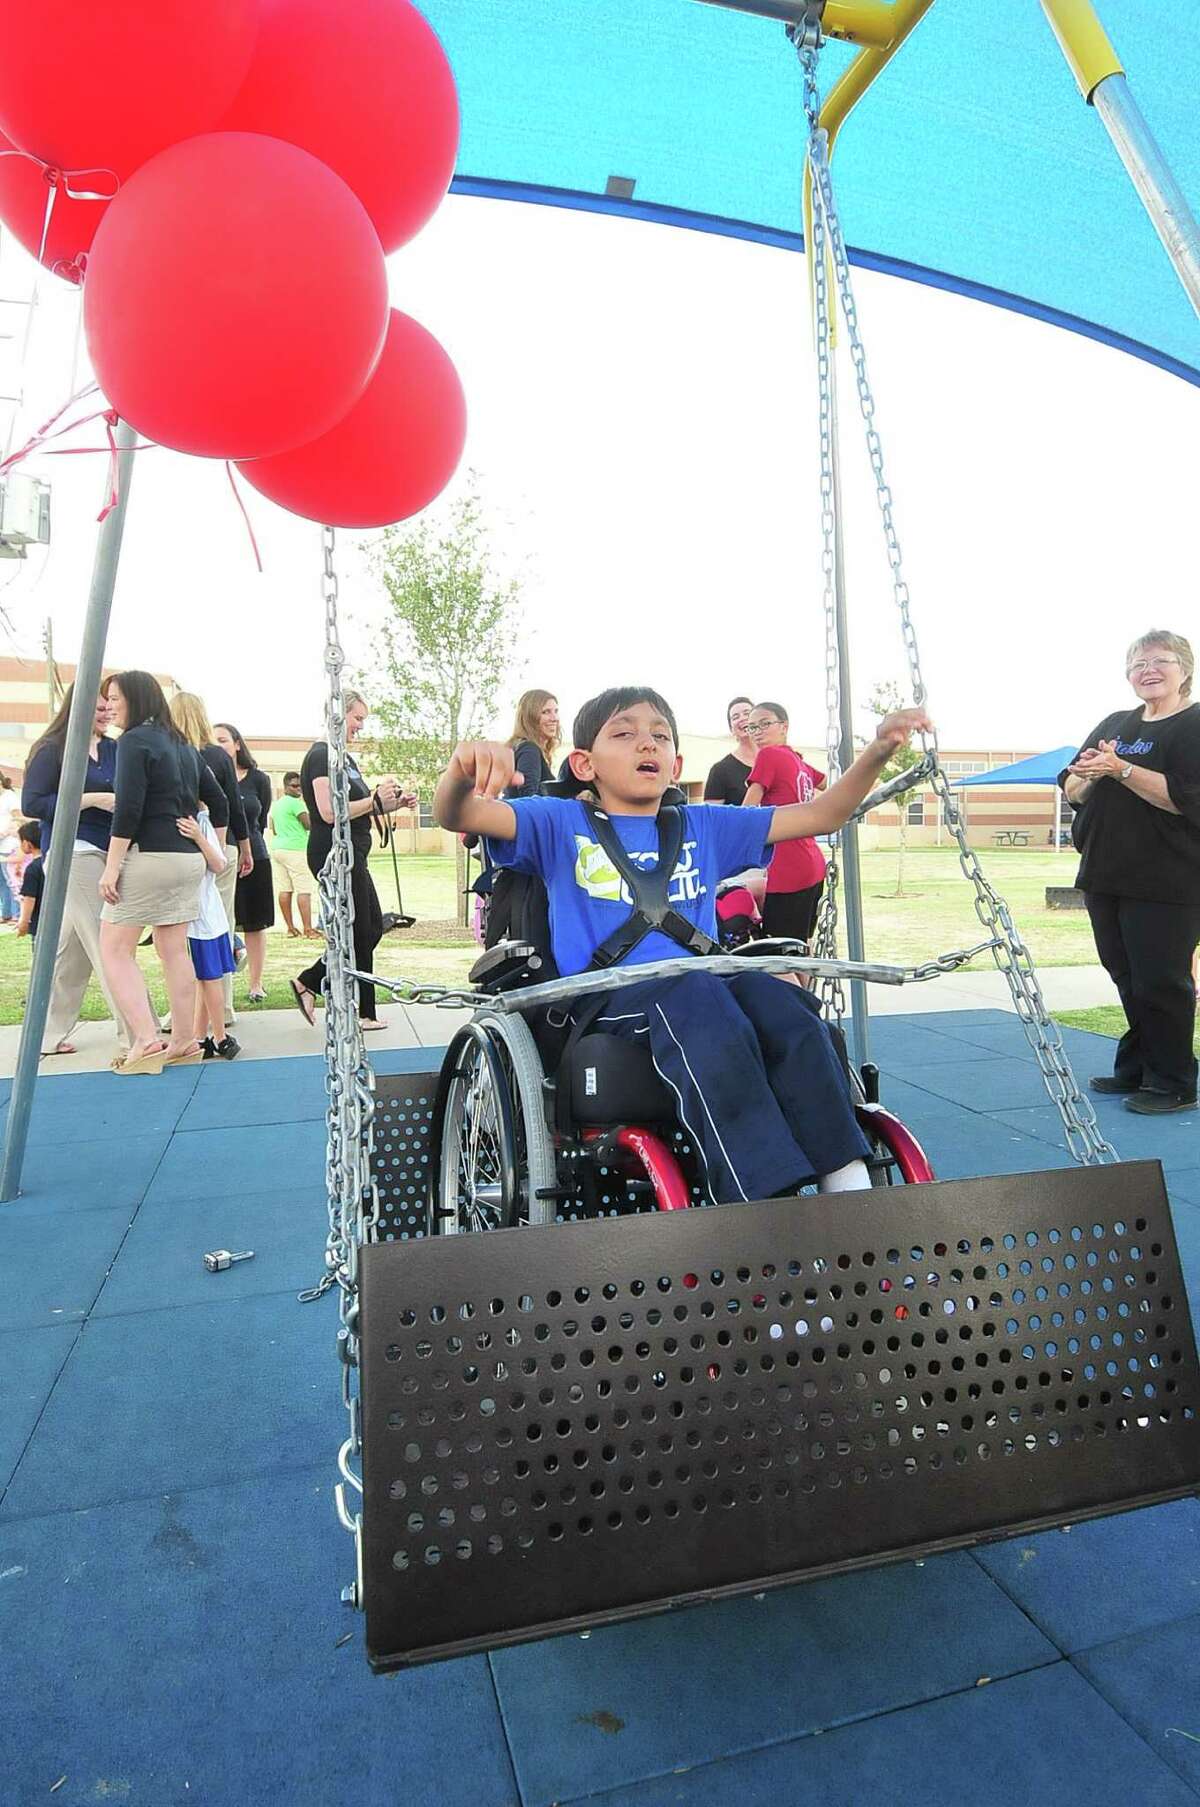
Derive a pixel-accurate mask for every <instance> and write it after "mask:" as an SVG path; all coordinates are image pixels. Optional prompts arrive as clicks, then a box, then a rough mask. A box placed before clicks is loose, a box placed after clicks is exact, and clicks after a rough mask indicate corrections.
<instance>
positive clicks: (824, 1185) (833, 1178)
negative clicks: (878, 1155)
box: [817, 1161, 871, 1192]
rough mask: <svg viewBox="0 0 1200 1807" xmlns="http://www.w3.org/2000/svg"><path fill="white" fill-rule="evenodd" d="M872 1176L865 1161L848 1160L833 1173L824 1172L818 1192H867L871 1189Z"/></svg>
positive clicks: (819, 1181) (819, 1182)
mask: <svg viewBox="0 0 1200 1807" xmlns="http://www.w3.org/2000/svg"><path fill="white" fill-rule="evenodd" d="M870 1185H871V1176H870V1174H869V1173H868V1172H867V1164H866V1162H865V1161H847V1162H846V1165H845V1166H844V1167H838V1168H837V1169H836V1170H835V1171H834V1172H833V1173H823V1174H821V1176H820V1178H819V1179H818V1180H817V1191H818V1192H866V1191H869V1190H870Z"/></svg>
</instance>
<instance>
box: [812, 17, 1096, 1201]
mask: <svg viewBox="0 0 1200 1807" xmlns="http://www.w3.org/2000/svg"><path fill="white" fill-rule="evenodd" d="M799 57H800V64H801V68H802V70H803V74H804V111H805V116H806V119H807V121H808V153H807V155H808V164H809V168H810V170H811V176H812V237H813V244H812V258H811V264H812V280H813V290H814V298H815V303H816V307H815V312H816V318H817V348H816V353H817V375H818V385H819V388H820V393H821V514H822V521H821V525H822V542H823V543H822V571H823V573H824V574H825V584H826V609H825V616H826V628H827V632H828V627H829V622H830V616H831V605H832V595H831V592H832V563H831V555H832V532H831V528H830V527H829V526H827V523H826V514H827V509H828V496H829V494H830V493H831V487H832V468H830V471H829V475H828V480H827V473H826V460H827V455H828V458H829V463H830V467H832V442H831V437H830V436H831V434H832V431H833V423H832V415H833V409H834V396H833V381H832V369H831V363H832V354H831V349H830V328H831V320H830V309H829V295H828V280H827V278H828V269H827V261H826V260H827V259H828V260H829V262H831V263H832V267H833V272H834V278H835V283H836V288H837V295H838V298H839V299H840V301H841V306H842V314H843V317H844V319H845V322H846V337H847V341H848V344H849V348H850V357H851V361H852V363H853V365H854V378H855V385H856V387H857V390H858V402H859V410H860V412H861V414H862V418H863V423H864V425H865V428H866V441H867V453H868V456H869V458H870V462H871V470H872V474H873V475H874V478H875V496H876V501H877V503H878V507H879V514H880V519H881V521H882V523H883V533H884V541H885V544H886V548H887V559H888V565H889V568H890V570H891V574H892V591H893V596H894V600H895V603H896V607H897V611H898V613H899V616H900V632H901V637H902V639H903V642H904V650H905V654H906V657H907V660H908V670H909V682H910V685H911V688H912V695H913V702H914V703H915V704H916V705H917V706H918V707H921V706H923V705H924V704H925V702H926V701H927V699H928V691H927V689H926V685H925V678H924V674H923V673H922V670H921V656H920V649H919V647H918V645H917V635H916V629H915V628H914V626H913V621H912V613H911V601H912V598H911V593H910V591H909V587H908V582H907V579H906V578H905V575H904V560H903V555H902V553H901V550H900V539H899V535H898V533H897V531H896V522H895V515H894V511H893V496H892V490H891V486H890V484H889V483H888V480H887V473H886V470H885V468H884V460H883V443H882V440H881V438H880V435H879V429H878V426H877V425H876V420H875V397H874V393H873V391H872V389H871V383H870V378H869V376H868V373H867V360H866V348H865V347H864V345H863V340H862V334H861V331H860V329H859V324H858V310H857V307H856V305H855V299H854V284H853V279H852V277H851V273H850V258H849V255H848V253H847V250H846V243H845V239H844V237H843V234H842V226H841V220H840V217H839V215H838V211H837V203H836V201H835V198H834V192H833V178H832V174H831V171H830V166H829V139H828V134H827V133H826V132H825V131H824V130H823V128H822V126H821V102H820V92H819V89H818V86H817V48H816V47H815V46H803V45H802V46H800V48H799ZM828 667H829V649H828V645H827V649H826V669H827V671H828ZM831 744H832V742H831ZM921 746H922V752H923V753H924V755H925V757H926V758H927V759H928V760H929V762H930V764H929V773H930V776H929V782H930V785H931V787H932V789H933V793H934V795H935V797H936V798H937V799H938V802H939V805H940V806H941V809H942V812H943V819H944V821H945V823H946V826H947V827H948V828H949V830H950V832H951V834H952V835H953V836H954V840H955V843H956V845H957V847H958V860H959V865H960V866H961V868H962V871H963V873H964V875H965V876H966V877H967V878H968V879H969V880H970V881H971V884H972V886H973V888H974V891H975V900H974V901H975V914H976V916H977V917H978V918H979V921H980V923H981V924H982V926H983V928H984V930H985V931H986V932H987V934H988V936H989V939H990V943H991V948H992V957H993V959H994V960H995V962H996V965H997V967H998V968H999V969H1000V971H1001V972H1002V973H1003V974H1004V977H1005V979H1006V981H1007V984H1008V989H1009V993H1010V995H1011V997H1012V1001H1013V1007H1014V1009H1015V1011H1016V1013H1017V1016H1018V1017H1019V1018H1020V1021H1021V1025H1022V1027H1023V1028H1024V1031H1025V1038H1026V1040H1027V1041H1028V1043H1029V1045H1030V1047H1031V1049H1032V1050H1033V1053H1034V1056H1035V1058H1036V1060H1037V1063H1038V1067H1039V1069H1040V1071H1041V1075H1042V1079H1043V1082H1044V1084H1045V1087H1046V1091H1047V1092H1048V1094H1049V1096H1050V1098H1051V1099H1052V1101H1053V1103H1054V1104H1055V1106H1056V1107H1057V1110H1058V1114H1059V1117H1060V1118H1061V1120H1062V1126H1063V1134H1064V1136H1065V1138H1066V1143H1067V1147H1068V1148H1069V1150H1070V1152H1071V1156H1072V1158H1073V1159H1074V1160H1076V1161H1078V1162H1079V1163H1080V1164H1081V1165H1084V1166H1087V1165H1094V1164H1098V1163H1100V1162H1105V1161H1115V1160H1117V1158H1118V1157H1117V1152H1116V1150H1115V1148H1113V1146H1112V1144H1111V1143H1110V1142H1108V1141H1107V1140H1106V1139H1105V1137H1104V1136H1103V1135H1102V1134H1101V1131H1100V1126H1099V1124H1098V1122H1097V1120H1096V1113H1095V1111H1094V1110H1093V1109H1092V1105H1091V1102H1090V1100H1089V1099H1088V1098H1086V1097H1085V1096H1084V1094H1083V1093H1082V1092H1081V1091H1080V1089H1079V1083H1078V1081H1077V1080H1076V1078H1075V1074H1074V1072H1073V1070H1072V1067H1071V1063H1070V1061H1069V1060H1068V1058H1067V1054H1066V1050H1065V1048H1064V1046H1063V1039H1062V1034H1061V1031H1060V1030H1059V1027H1058V1024H1057V1023H1056V1022H1055V1021H1054V1020H1053V1018H1052V1017H1051V1016H1050V1014H1049V1012H1048V1011H1047V1009H1046V1003H1045V999H1044V997H1043V995H1042V988H1041V985H1040V983H1039V982H1038V976H1037V971H1036V968H1035V967H1034V964H1033V958H1032V956H1031V954H1030V952H1029V949H1028V947H1027V946H1026V944H1025V942H1024V940H1023V939H1022V937H1021V934H1020V932H1019V930H1018V929H1017V927H1016V924H1015V923H1014V921H1013V917H1012V913H1011V911H1010V910H1009V907H1008V904H1007V903H1006V902H1005V900H1004V898H1003V897H1001V896H1000V894H999V892H998V891H996V889H995V888H994V886H993V885H992V884H991V883H990V881H989V880H988V878H987V877H986V875H985V873H984V870H983V867H982V865H981V864H980V861H979V857H978V855H977V854H976V853H975V851H974V849H973V848H972V847H971V846H970V845H969V844H968V841H967V836H966V829H965V825H964V822H963V817H962V811H961V810H960V808H959V806H958V802H957V800H956V798H955V797H954V796H953V794H952V792H951V790H950V787H949V783H948V780H947V778H946V774H945V772H944V771H943V769H942V764H941V757H940V754H939V752H938V743H937V734H936V732H932V731H931V732H928V733H923V734H922V735H921ZM836 897H837V878H836V843H835V847H834V857H833V859H831V861H830V873H829V882H828V883H827V887H826V894H825V898H824V900H823V903H822V913H821V918H820V920H819V923H818V931H817V947H818V950H819V951H820V952H821V953H822V954H825V952H826V949H827V947H828V949H829V952H830V954H832V952H833V947H834V943H835V942H836V934H837V924H836ZM822 1004H823V1005H824V1004H825V988H822Z"/></svg>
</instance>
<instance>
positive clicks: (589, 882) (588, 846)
mask: <svg viewBox="0 0 1200 1807" xmlns="http://www.w3.org/2000/svg"><path fill="white" fill-rule="evenodd" d="M625 851H626V853H627V854H628V855H629V858H630V859H631V860H632V861H633V863H634V864H635V865H637V866H647V867H653V866H657V864H658V854H657V853H656V852H651V851H649V850H647V851H646V852H644V853H635V852H633V850H632V849H630V848H626V850H625ZM575 883H576V884H577V885H578V886H579V889H580V890H581V891H584V892H586V893H587V895H588V896H589V897H595V898H599V899H600V900H601V901H602V902H604V903H623V904H628V905H629V907H630V909H632V908H633V899H632V897H630V895H629V887H628V885H627V884H626V883H625V880H624V879H623V878H622V877H621V874H620V873H619V872H618V871H617V869H616V867H615V866H614V865H613V863H612V861H611V860H610V859H609V857H608V855H607V853H605V851H604V849H603V847H601V846H600V845H599V843H598V842H596V841H591V840H589V839H588V837H587V836H586V835H582V834H577V835H576V836H575ZM707 889H708V888H707V886H706V885H704V884H703V883H702V882H701V879H700V868H699V867H698V866H697V864H696V843H695V841H685V842H684V843H683V846H682V847H681V848H680V850H679V860H678V863H677V865H676V867H675V870H674V872H673V873H672V874H671V888H670V892H669V894H668V901H669V902H670V903H672V904H682V903H694V902H695V900H696V899H697V898H698V897H704V896H706V895H707Z"/></svg>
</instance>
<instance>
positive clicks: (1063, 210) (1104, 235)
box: [420, 0, 1200, 384]
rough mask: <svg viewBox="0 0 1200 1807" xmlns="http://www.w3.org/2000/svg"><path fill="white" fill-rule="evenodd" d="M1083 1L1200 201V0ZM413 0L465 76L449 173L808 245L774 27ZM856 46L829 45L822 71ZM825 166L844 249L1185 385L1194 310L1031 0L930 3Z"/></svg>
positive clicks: (825, 75) (825, 83) (675, 11)
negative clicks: (1140, 362)
mask: <svg viewBox="0 0 1200 1807" xmlns="http://www.w3.org/2000/svg"><path fill="white" fill-rule="evenodd" d="M1096 3H1097V10H1098V12H1099V13H1100V15H1101V17H1102V19H1103V22H1104V24H1105V25H1106V27H1107V29H1108V31H1109V34H1110V36H1111V37H1112V39H1113V42H1114V45H1115V48H1116V50H1117V53H1118V55H1119V56H1120V57H1121V58H1122V61H1123V62H1124V65H1125V69H1126V72H1127V74H1128V77H1129V82H1130V87H1131V90H1132V92H1133V94H1134V96H1135V98H1136V99H1137V101H1138V102H1139V104H1140V105H1141V107H1142V109H1143V111H1144V113H1145V114H1146V116H1147V119H1148V121H1149V123H1150V126H1151V128H1152V130H1153V132H1154V134H1155V136H1156V137H1157V139H1158V142H1159V144H1160V146H1161V148H1162V150H1163V151H1164V153H1165V155H1166V156H1167V158H1168V160H1169V161H1170V162H1171V164H1172V166H1173V168H1174V170H1175V173H1176V175H1177V177H1178V179H1179V181H1180V183H1181V185H1182V187H1183V189H1184V192H1185V194H1187V195H1188V197H1189V199H1190V200H1191V202H1192V205H1193V207H1194V208H1197V209H1200V131H1197V129H1196V101H1197V96H1198V95H1200V4H1197V0H1174V4H1169V3H1164V0H1096ZM420 4H421V8H422V10H423V11H424V12H425V14H426V16H427V17H428V18H429V20H430V23H431V24H432V25H433V26H434V28H435V29H436V30H437V32H438V33H439V35H440V37H441V39H442V42H443V43H444V45H445V47H446V50H447V51H448V53H449V56H450V59H451V62H452V63H453V65H454V69H455V73H456V75H457V78H458V83H459V92H460V96H461V101H462V112H463V138H462V149H461V152H460V156H459V165H458V175H457V177H456V180H455V188H456V190H457V191H458V192H460V193H471V194H489V195H495V196H499V197H502V198H508V199H515V200H526V201H542V202H547V203H550V204H552V205H558V206H568V207H580V208H591V209H596V210H599V211H608V212H613V213H620V214H625V215H632V216H635V217H641V218H645V219H653V220H659V221H663V222H666V223H670V224H676V225H686V226H692V227H695V228H697V229H700V230H706V231H715V232H724V233H729V234H731V235H733V236H741V237H750V238H754V239H758V240H762V241H765V242H767V243H772V244H779V245H785V246H791V247H793V248H796V249H799V248H801V245H802V241H801V238H800V231H799V227H800V184H801V169H802V156H803V142H804V115H803V108H802V105H801V83H800V73H799V68H798V64H797V60H796V55H795V52H794V51H793V50H792V48H791V46H790V45H789V44H788V42H787V40H786V38H785V36H784V31H783V27H782V26H781V25H777V24H774V23H772V22H771V21H769V20H762V19H756V18H753V17H750V16H749V15H746V14H737V13H729V12H725V11H723V10H720V9H717V8H714V7H711V6H706V5H701V4H699V0H420ZM853 54H854V53H853V51H852V50H850V49H849V48H848V47H847V46H844V45H840V44H834V43H831V44H830V45H828V47H827V48H826V50H825V51H824V52H823V54H822V75H821V86H822V91H823V92H827V91H828V89H829V88H830V86H832V83H833V81H834V80H835V79H836V77H837V75H838V74H840V73H841V71H842V70H843V69H844V68H845V67H846V66H847V64H848V62H849V61H850V59H851V57H852V56H853ZM834 168H835V174H836V177H837V183H838V190H839V194H840V197H841V207H842V212H843V215H844V220H845V227H846V236H847V239H848V241H849V243H850V244H851V246H852V247H855V252H854V255H855V261H856V262H858V263H860V264H863V265H866V266H868V267H872V268H875V269H881V270H886V271H889V272H891V273H892V274H895V275H901V276H906V277H909V278H911V279H913V280H916V281H920V282H927V283H930V284H933V285H934V286H936V287H944V288H951V289H957V290H960V291H962V292H964V293H966V294H970V295H975V296H977V297H979V298H980V299H983V300H988V301H992V302H995V303H996V304H998V305H1001V306H1005V307H1010V308H1015V309H1017V310H1019V311H1021V312H1027V313H1031V314H1034V315H1037V316H1039V317H1041V318H1044V319H1049V320H1052V321H1054V322H1056V323H1057V324H1059V325H1062V326H1068V327H1071V328H1072V329H1073V330H1076V331H1079V332H1083V333H1086V334H1088V335H1089V336H1092V337H1096V338H1100V339H1102V340H1107V341H1109V342H1111V343H1114V344H1117V345H1119V346H1121V347H1122V348H1123V349H1125V350H1127V351H1131V352H1134V353H1135V354H1137V355H1138V356H1141V357H1145V358H1147V359H1149V361H1150V362H1152V363H1155V364H1159V365H1161V366H1163V367H1164V368H1166V369H1168V370H1171V371H1173V372H1174V373H1175V374H1176V375H1178V376H1182V377H1184V378H1186V379H1187V380H1188V381H1190V382H1194V383H1197V384H1200V322H1197V319H1196V316H1195V315H1194V313H1193V312H1192V309H1191V307H1190V306H1189V304H1188V301H1187V298H1186V296H1185V295H1184V293H1183V291H1182V289H1181V288H1180V286H1179V284H1178V281H1177V280H1176V277H1175V274H1174V272H1173V270H1172V269H1171V266H1170V264H1169V262H1168V260H1167V257H1166V254H1165V252H1164V251H1163V250H1162V247H1161V246H1160V245H1159V243H1158V240H1157V238H1156V237H1155V234H1154V231H1153V228H1152V227H1151V225H1150V223H1149V221H1148V219H1147V218H1146V215H1145V213H1144V212H1143V210H1142V207H1141V204H1140V202H1139V201H1138V199H1137V197H1136V195H1135V194H1134V192H1133V189H1132V187H1131V185H1130V183H1129V179H1128V177H1127V176H1126V175H1125V172H1124V170H1123V168H1122V167H1121V164H1120V162H1119V160H1118V157H1117V154H1116V152H1115V150H1114V149H1113V148H1112V145H1111V144H1110V143H1109V140H1108V137H1107V134H1106V133H1105V130H1104V127H1103V125H1102V124H1101V122H1100V120H1099V118H1098V117H1097V116H1096V115H1095V113H1094V112H1093V110H1092V109H1091V108H1090V107H1088V106H1086V105H1085V104H1084V103H1083V101H1082V100H1081V98H1080V96H1079V93H1078V91H1077V89H1076V87H1075V84H1074V81H1073V79H1072V77H1071V74H1070V72H1069V70H1068V68H1067V65H1066V63H1065V62H1064V61H1063V58H1062V55H1061V53H1060V51H1059V49H1058V46H1057V44H1056V43H1055V40H1054V38H1053V36H1052V34H1051V31H1050V28H1049V26H1048V25H1047V23H1046V21H1045V18H1044V16H1043V14H1042V10H1041V7H1040V5H1039V4H1038V0H935V4H934V6H933V8H932V10H931V11H930V12H929V13H928V14H927V16H926V18H925V19H924V21H923V22H922V23H921V24H920V25H919V26H918V27H917V29H916V31H915V32H914V34H913V36H912V37H911V39H910V40H909V41H908V43H907V44H905V45H904V47H903V48H902V49H901V50H900V52H899V53H898V55H897V56H896V57H895V58H894V59H893V61H892V62H891V63H890V64H889V65H888V67H887V68H886V69H885V70H884V72H883V74H882V75H881V76H880V77H879V79H878V80H877V81H876V83H875V84H874V85H873V87H872V88H871V89H870V90H869V91H868V93H867V94H866V96H865V98H864V99H863V100H862V101H861V102H860V103H859V106H858V107H857V109H856V110H855V111H854V113H853V114H852V115H851V117H850V119H849V121H848V122H847V124H846V126H845V128H844V130H843V132H842V134H841V136H840V138H839V140H838V149H837V154H836V157H835V160H834ZM612 176H618V177H626V178H631V179H633V181H634V182H635V183H636V187H635V189H634V192H633V196H632V198H631V199H622V198H620V197H619V196H608V195H606V193H605V190H606V186H607V184H608V180H609V178H610V177H612ZM747 317H748V318H753V309H752V305H749V304H748V316H747ZM763 324H764V323H762V322H758V323H757V328H761V326H762V325H763ZM757 328H756V329H757Z"/></svg>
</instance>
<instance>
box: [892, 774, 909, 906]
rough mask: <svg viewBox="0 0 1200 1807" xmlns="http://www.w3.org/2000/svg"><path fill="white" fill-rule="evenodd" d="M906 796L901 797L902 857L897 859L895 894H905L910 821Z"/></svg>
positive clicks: (898, 895) (899, 895) (901, 895)
mask: <svg viewBox="0 0 1200 1807" xmlns="http://www.w3.org/2000/svg"><path fill="white" fill-rule="evenodd" d="M906 814H907V812H906V810H905V805H904V798H903V797H901V799H900V857H899V858H898V859H897V861H896V890H895V893H894V895H895V896H897V897H903V896H904V855H905V853H906V852H907V851H908V822H907V820H906Z"/></svg>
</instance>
